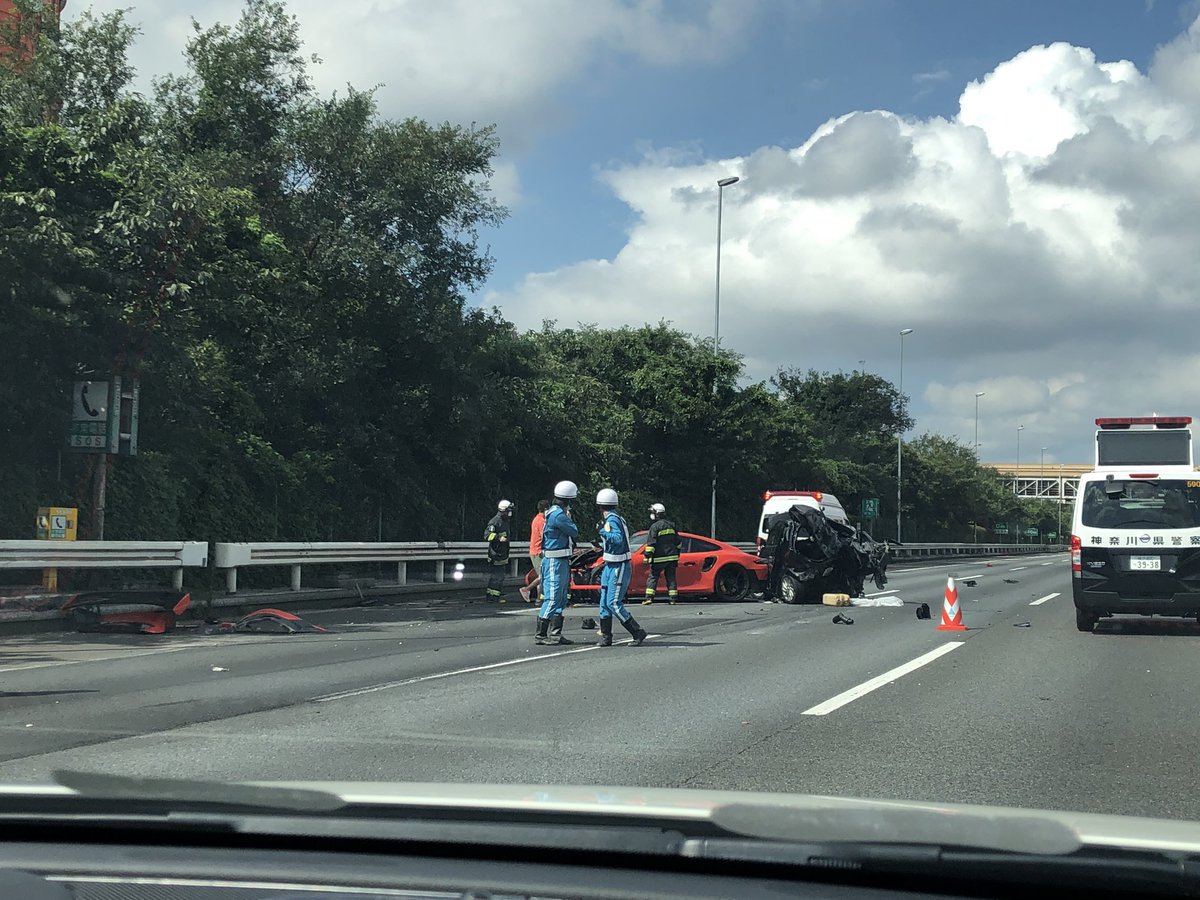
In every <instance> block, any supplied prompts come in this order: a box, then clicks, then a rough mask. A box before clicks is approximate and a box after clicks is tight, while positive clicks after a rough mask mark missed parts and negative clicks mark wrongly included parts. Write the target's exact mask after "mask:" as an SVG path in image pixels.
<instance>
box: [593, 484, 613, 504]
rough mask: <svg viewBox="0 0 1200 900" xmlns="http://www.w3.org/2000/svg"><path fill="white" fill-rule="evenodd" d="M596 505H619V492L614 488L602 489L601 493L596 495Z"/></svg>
mask: <svg viewBox="0 0 1200 900" xmlns="http://www.w3.org/2000/svg"><path fill="white" fill-rule="evenodd" d="M596 505H597V506H616V505H617V492H616V491H614V490H613V489H612V488H604V489H603V490H602V491H600V493H598V494H597V495H596Z"/></svg>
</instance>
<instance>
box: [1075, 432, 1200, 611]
mask: <svg viewBox="0 0 1200 900" xmlns="http://www.w3.org/2000/svg"><path fill="white" fill-rule="evenodd" d="M1191 423H1192V420H1191V417H1190V416H1145V417H1135V418H1112V419H1097V420H1096V425H1097V426H1099V428H1098V430H1097V431H1096V468H1095V470H1094V471H1092V472H1089V473H1087V474H1086V475H1084V476H1083V477H1082V478H1081V479H1080V482H1079V493H1078V496H1077V497H1076V499H1075V512H1074V516H1073V519H1072V528H1071V591H1072V596H1073V598H1074V601H1075V624H1076V627H1078V629H1079V630H1080V631H1091V630H1092V628H1093V627H1094V626H1095V624H1096V622H1097V621H1098V620H1099V619H1100V618H1102V617H1108V616H1112V615H1116V614H1122V613H1132V614H1135V615H1143V616H1150V615H1164V616H1185V617H1198V618H1200V476H1198V475H1197V473H1196V468H1195V464H1194V462H1193V460H1192V432H1191V429H1190V426H1191Z"/></svg>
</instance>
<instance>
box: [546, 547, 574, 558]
mask: <svg viewBox="0 0 1200 900" xmlns="http://www.w3.org/2000/svg"><path fill="white" fill-rule="evenodd" d="M570 555H571V548H570V547H566V548H564V549H562V550H544V551H543V552H542V556H543V557H545V558H546V559H563V558H564V557H567V556H570Z"/></svg>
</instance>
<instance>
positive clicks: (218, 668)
mask: <svg viewBox="0 0 1200 900" xmlns="http://www.w3.org/2000/svg"><path fill="white" fill-rule="evenodd" d="M212 670H213V671H214V672H228V671H229V670H228V669H226V668H223V667H222V666H213V667H212Z"/></svg>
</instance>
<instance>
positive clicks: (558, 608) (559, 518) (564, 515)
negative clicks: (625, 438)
mask: <svg viewBox="0 0 1200 900" xmlns="http://www.w3.org/2000/svg"><path fill="white" fill-rule="evenodd" d="M578 496H579V488H578V487H577V486H576V485H575V482H573V481H560V482H559V483H558V484H556V485H555V486H554V503H553V505H551V507H550V509H549V510H547V511H546V526H545V528H544V529H543V531H542V598H543V599H542V608H541V609H540V610H538V621H537V632H536V633H535V634H534V638H533V641H534V643H535V644H573V643H575V642H574V641H570V640H567V639H566V638H565V637H563V633H562V630H563V610H564V609H565V608H566V606H567V596H568V594H569V592H570V590H571V550H572V548H573V547H574V546H575V541H576V539H578V537H579V526H578V525H576V524H575V521H574V519H572V518H571V501H572V500H574V499H575V498H576V497H578Z"/></svg>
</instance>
